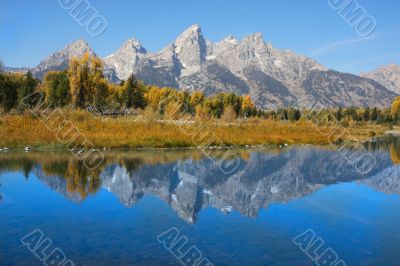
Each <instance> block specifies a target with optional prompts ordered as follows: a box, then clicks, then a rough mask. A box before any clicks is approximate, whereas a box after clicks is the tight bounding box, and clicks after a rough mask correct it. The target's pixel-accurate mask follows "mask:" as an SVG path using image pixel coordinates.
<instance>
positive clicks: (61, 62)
mask: <svg viewBox="0 0 400 266" xmlns="http://www.w3.org/2000/svg"><path fill="white" fill-rule="evenodd" d="M86 52H87V53H89V55H90V56H93V55H96V53H95V52H94V51H93V49H92V48H91V47H90V45H89V44H88V43H87V42H86V41H85V40H82V39H80V40H77V41H75V42H72V43H70V44H68V45H67V46H66V47H64V49H62V50H60V51H58V52H55V53H54V54H52V55H50V56H49V57H48V58H46V59H44V60H43V61H41V62H40V63H39V65H37V66H36V67H34V68H33V69H32V70H31V71H32V74H33V76H35V77H36V78H39V79H43V77H44V75H45V74H46V73H47V72H49V71H62V70H65V69H67V68H68V64H69V60H71V59H72V58H73V57H81V56H83V55H84V54H85V53H86ZM104 74H105V76H106V77H107V78H108V79H109V80H111V81H115V82H117V81H118V78H117V77H116V75H115V71H114V69H113V68H109V67H108V66H107V65H105V69H104Z"/></svg>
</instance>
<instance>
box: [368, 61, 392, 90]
mask: <svg viewBox="0 0 400 266" xmlns="http://www.w3.org/2000/svg"><path fill="white" fill-rule="evenodd" d="M361 76H362V77H365V78H370V79H372V80H375V81H376V82H379V83H380V84H382V85H383V86H385V87H386V88H388V89H389V90H391V91H393V92H394V93H396V94H400V65H396V64H390V65H387V66H383V67H380V68H378V69H376V70H374V71H371V72H367V73H361Z"/></svg>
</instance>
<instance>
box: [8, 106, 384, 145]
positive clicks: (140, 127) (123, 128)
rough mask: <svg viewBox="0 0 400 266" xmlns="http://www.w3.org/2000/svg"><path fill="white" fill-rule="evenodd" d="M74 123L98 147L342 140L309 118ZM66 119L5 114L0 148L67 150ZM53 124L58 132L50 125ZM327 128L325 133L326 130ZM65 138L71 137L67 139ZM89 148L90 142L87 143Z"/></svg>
mask: <svg viewBox="0 0 400 266" xmlns="http://www.w3.org/2000/svg"><path fill="white" fill-rule="evenodd" d="M63 115H64V116H65V119H66V120H67V121H69V122H71V124H69V126H68V127H66V128H62V129H61V131H60V132H61V133H62V132H65V131H67V129H71V128H77V129H79V134H81V135H82V136H84V137H85V138H87V139H88V140H90V142H91V143H93V144H94V146H95V147H99V148H102V147H108V148H141V147H149V148H169V147H196V146H208V145H228V146H230V145H257V144H282V143H289V144H298V143H304V144H328V143H330V141H332V140H333V141H335V140H337V139H338V138H339V135H340V132H339V130H337V131H335V133H334V135H332V136H330V135H329V134H327V132H329V131H330V130H331V128H329V127H322V128H320V129H317V128H316V127H315V126H313V125H311V124H310V123H308V122H305V121H299V122H295V123H289V122H280V121H279V122H276V121H271V120H262V119H252V120H249V121H246V122H235V123H225V122H222V121H210V122H208V123H207V124H204V125H203V124H201V123H187V124H184V125H183V126H180V125H178V124H177V123H167V122H165V121H151V120H150V121H143V120H142V121H135V120H134V118H132V117H118V118H111V117H96V116H93V115H91V114H88V113H86V112H82V111H75V112H65V111H64V112H63ZM58 121H61V120H60V119H56V118H55V117H52V118H50V119H49V120H48V121H47V122H44V117H41V118H36V117H34V116H33V115H29V114H25V115H4V116H1V117H0V147H5V146H7V147H24V146H31V147H45V148H65V147H67V144H66V143H67V142H66V141H60V139H59V138H57V134H56V130H54V128H57V127H58V126H59V125H60V123H59V122H58ZM49 125H50V128H53V130H50V129H49ZM345 130H348V132H350V133H351V134H352V136H354V138H355V139H357V140H361V139H367V138H369V137H370V135H371V132H375V134H377V135H379V134H381V133H382V132H384V131H385V130H386V128H385V127H383V126H377V125H362V126H352V127H349V128H346V129H345ZM321 132H325V133H321ZM64 140H69V139H68V138H65V139H64ZM86 146H87V145H86Z"/></svg>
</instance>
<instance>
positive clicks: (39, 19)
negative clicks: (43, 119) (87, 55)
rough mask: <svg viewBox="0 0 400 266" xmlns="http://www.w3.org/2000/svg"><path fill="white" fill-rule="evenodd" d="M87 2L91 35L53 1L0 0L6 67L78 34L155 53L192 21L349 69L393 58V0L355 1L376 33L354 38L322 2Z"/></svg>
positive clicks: (105, 49) (397, 20)
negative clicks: (97, 27)
mask: <svg viewBox="0 0 400 266" xmlns="http://www.w3.org/2000/svg"><path fill="white" fill-rule="evenodd" d="M65 1H69V0H65ZM71 1H72V0H71ZM74 1H75V0H74ZM88 1H89V2H90V4H91V5H92V6H93V7H95V8H96V9H97V11H98V13H99V14H101V15H103V16H104V17H105V18H106V19H107V22H108V26H107V28H106V29H105V31H104V33H103V34H101V35H99V36H97V37H91V36H90V35H89V34H88V33H87V31H86V29H85V28H83V27H81V26H80V25H79V23H77V22H76V21H75V20H74V18H73V17H71V16H70V14H69V13H68V11H66V10H65V9H63V8H62V7H61V5H60V4H59V1H58V0H40V1H34V0H2V1H1V4H0V59H1V60H2V61H3V62H4V63H5V64H6V65H8V66H14V67H16V66H35V65H37V64H38V63H39V62H40V60H42V59H44V58H46V57H47V56H49V55H50V54H51V53H53V52H55V51H57V50H60V49H62V48H63V47H64V46H65V45H66V44H68V43H69V42H72V41H74V40H76V39H80V38H84V39H85V40H86V41H88V42H89V44H90V45H91V46H92V47H93V49H94V50H95V51H96V53H97V54H99V55H100V56H106V55H108V54H110V53H113V52H114V51H115V50H117V49H118V48H119V47H120V46H121V44H122V43H123V42H124V41H126V40H127V39H129V38H131V37H135V38H137V39H139V40H140V41H141V42H142V44H143V45H144V47H146V49H148V50H149V51H157V50H159V49H160V48H162V47H164V46H166V45H167V44H169V43H170V42H171V41H173V40H174V39H175V38H176V37H177V36H178V35H179V34H180V33H181V32H182V31H183V30H185V29H186V28H187V27H189V26H190V25H192V24H195V23H198V24H200V25H201V27H202V30H203V34H204V36H205V37H206V38H207V39H209V40H211V41H218V40H220V39H222V38H224V37H225V36H227V35H229V34H232V35H234V36H235V37H236V38H239V39H240V38H243V37H244V36H246V35H248V34H251V33H254V32H262V33H263V35H264V39H265V40H266V41H268V42H272V44H273V45H274V46H275V47H277V48H282V49H290V50H293V51H295V52H296V53H300V54H303V55H307V56H310V57H312V58H314V59H316V60H317V61H319V62H320V63H322V64H324V65H326V66H327V67H329V68H332V69H336V70H340V71H345V72H350V73H355V74H358V73H359V72H362V71H369V70H372V69H374V68H376V67H378V66H380V65H384V64H388V63H400V49H399V48H400V27H399V26H400V2H399V1H398V0H381V1H377V0H357V1H358V3H359V4H360V6H362V7H363V8H364V9H365V10H366V12H367V14H368V15H370V16H372V17H373V18H374V19H375V21H376V29H375V31H374V32H373V33H372V34H371V35H369V37H367V38H363V37H360V36H359V35H358V34H357V32H356V31H355V29H354V28H353V27H352V26H350V25H349V24H348V23H347V22H346V21H345V20H344V19H343V18H342V17H341V16H340V15H339V13H338V11H336V10H334V9H333V8H331V6H330V5H329V3H328V1H329V0H304V1H297V0H251V1H250V0H201V1H200V0H199V1H191V0H168V1H165V0H146V1H137V0H131V1H129V0H115V1H107V0H88ZM335 1H338V0H335Z"/></svg>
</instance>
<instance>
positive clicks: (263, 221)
mask: <svg viewBox="0 0 400 266" xmlns="http://www.w3.org/2000/svg"><path fill="white" fill-rule="evenodd" d="M399 144H400V141H398V139H395V138H384V139H382V140H378V141H376V142H374V141H372V142H369V143H366V144H365V145H364V146H362V147H363V148H364V149H365V150H364V149H360V148H357V149H358V150H360V151H361V152H362V153H368V154H370V155H371V156H373V158H374V161H373V165H372V167H371V169H369V171H368V172H363V171H360V168H359V167H358V166H357V165H356V163H354V162H353V161H354V160H353V161H352V160H351V159H350V158H349V157H348V156H347V155H346V153H345V152H344V150H343V149H338V148H337V147H314V146H293V147H283V148H279V147H267V148H248V149H238V150H236V149H233V150H229V152H230V153H232V154H234V156H231V157H230V158H231V159H226V160H228V165H229V163H230V167H231V168H229V167H228V168H229V169H228V170H229V171H228V170H227V169H223V168H222V167H221V163H220V162H221V161H222V160H223V158H224V153H226V151H225V150H219V151H218V152H217V151H216V152H215V154H216V155H215V157H213V158H209V156H207V154H205V153H204V152H202V151H199V150H197V149H196V150H179V151H178V150H177V151H165V150H153V151H145V150H143V151H124V152H123V151H121V152H117V151H107V152H105V153H104V155H105V158H104V161H103V162H102V163H101V165H100V166H99V167H97V168H96V169H88V168H87V167H86V166H85V164H84V163H82V161H80V160H78V159H77V158H76V157H75V156H74V155H73V154H71V153H69V152H57V151H46V152H35V151H31V152H27V153H25V152H19V151H8V152H1V153H0V184H1V185H0V195H1V199H0V228H1V230H0V265H2V266H6V265H46V264H45V263H47V265H59V263H60V262H61V264H64V265H202V266H203V265H204V266H207V265H208V266H210V265H315V264H314V263H317V265H334V264H337V265H339V266H341V265H400V262H399V258H400V253H399V251H398V250H399V248H400V227H399V225H400V197H399V195H400V165H399V164H398V163H400V151H399ZM362 153H360V154H362ZM234 160H235V161H234ZM231 161H232V162H231ZM225 163H226V162H225ZM331 262H332V263H334V264H331Z"/></svg>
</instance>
